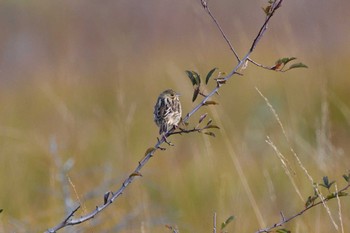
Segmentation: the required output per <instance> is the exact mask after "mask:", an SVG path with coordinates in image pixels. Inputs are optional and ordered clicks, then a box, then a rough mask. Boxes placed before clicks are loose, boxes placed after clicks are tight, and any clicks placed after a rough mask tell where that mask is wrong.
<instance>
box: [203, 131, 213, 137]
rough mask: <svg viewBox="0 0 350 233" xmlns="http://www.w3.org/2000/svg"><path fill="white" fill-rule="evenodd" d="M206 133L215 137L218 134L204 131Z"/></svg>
mask: <svg viewBox="0 0 350 233" xmlns="http://www.w3.org/2000/svg"><path fill="white" fill-rule="evenodd" d="M204 134H206V135H209V136H212V137H214V138H215V136H216V135H215V134H214V133H213V132H204Z"/></svg>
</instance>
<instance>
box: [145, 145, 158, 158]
mask: <svg viewBox="0 0 350 233" xmlns="http://www.w3.org/2000/svg"><path fill="white" fill-rule="evenodd" d="M155 150H156V149H155V148H154V147H150V148H148V149H147V150H146V152H145V156H147V155H148V154H151V153H153V151H155Z"/></svg>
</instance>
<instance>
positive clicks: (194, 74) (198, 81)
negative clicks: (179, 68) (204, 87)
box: [192, 71, 201, 85]
mask: <svg viewBox="0 0 350 233" xmlns="http://www.w3.org/2000/svg"><path fill="white" fill-rule="evenodd" d="M192 73H193V77H194V79H195V80H196V84H197V85H200V84H201V77H200V75H199V74H198V73H197V72H196V71H192Z"/></svg>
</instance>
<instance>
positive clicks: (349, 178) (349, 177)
mask: <svg viewBox="0 0 350 233" xmlns="http://www.w3.org/2000/svg"><path fill="white" fill-rule="evenodd" d="M343 178H344V180H345V181H346V182H349V180H350V175H345V174H344V175H343Z"/></svg>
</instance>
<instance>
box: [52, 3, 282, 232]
mask: <svg viewBox="0 0 350 233" xmlns="http://www.w3.org/2000/svg"><path fill="white" fill-rule="evenodd" d="M282 1H283V0H276V1H275V3H274V4H272V6H271V9H270V13H269V15H268V16H267V17H266V19H265V21H264V23H263V25H262V26H261V28H260V30H259V32H258V34H257V36H256V37H255V39H254V41H253V43H252V45H251V47H250V49H249V51H248V52H247V54H246V55H245V56H244V57H243V58H242V59H239V57H238V55H237V53H236V52H235V50H234V48H233V47H232V45H231V44H230V42H229V40H228V39H227V37H226V36H225V34H224V32H223V30H222V29H221V27H220V25H219V24H218V22H217V20H216V19H215V18H214V17H213V15H212V14H211V12H210V9H209V7H208V4H207V2H206V1H205V0H201V3H202V6H203V7H204V9H205V10H206V11H207V13H208V14H209V15H210V16H211V18H212V19H213V20H214V23H215V24H216V26H217V27H218V28H219V30H220V31H221V34H222V35H223V36H224V38H225V40H226V42H227V43H228V44H229V46H230V49H231V51H232V52H233V53H234V54H235V57H236V59H237V61H238V64H237V65H236V66H235V67H234V68H233V70H232V71H231V72H230V73H229V74H228V75H226V76H224V77H222V78H220V79H217V80H216V82H217V86H216V88H214V89H213V90H212V91H211V92H210V93H209V94H208V95H207V96H205V98H204V99H203V100H202V101H201V102H200V103H199V104H198V105H197V106H196V107H194V108H193V109H192V111H190V112H189V113H188V114H187V115H186V116H185V117H184V119H183V122H184V123H185V124H186V123H188V121H189V119H190V117H191V116H192V115H193V114H194V113H195V112H197V111H198V110H199V109H200V108H201V107H203V106H205V105H206V103H208V102H209V99H210V98H211V97H212V96H213V95H214V94H216V93H217V92H218V90H219V89H220V88H221V87H222V85H223V84H225V83H226V81H228V80H229V79H230V78H231V77H232V76H233V75H234V74H238V72H237V71H238V69H239V68H242V67H243V66H244V64H245V63H246V61H247V60H248V59H249V56H250V55H251V54H252V52H253V51H254V49H255V47H256V46H257V44H258V43H259V41H260V39H261V38H262V37H263V35H264V33H265V31H266V29H267V24H268V23H269V21H270V20H271V18H272V16H273V15H274V13H275V12H276V10H277V9H278V8H279V7H280V6H281V3H282ZM190 132H198V129H196V128H195V129H193V130H181V129H180V130H179V131H174V130H171V131H169V132H168V133H167V134H166V137H161V139H159V140H158V141H157V143H156V144H155V145H154V147H151V148H149V149H148V150H147V151H146V154H145V156H144V158H143V159H142V160H141V161H139V164H138V166H137V167H136V168H135V170H134V171H133V172H132V173H131V174H130V175H129V176H128V177H127V178H126V179H125V180H124V182H123V183H122V185H121V186H120V188H119V189H118V190H117V191H115V192H107V193H106V194H105V195H104V197H103V198H102V197H101V200H103V204H101V205H99V206H96V208H95V210H93V211H91V212H90V213H88V214H86V215H83V216H81V217H79V218H73V216H74V214H75V213H76V212H77V211H78V209H79V207H80V206H78V207H77V208H75V209H74V210H73V211H71V213H70V214H69V215H68V216H67V217H66V218H65V219H64V220H63V221H62V222H61V223H59V224H58V225H56V226H54V227H52V228H50V229H48V230H47V231H46V233H54V232H56V231H58V230H59V229H62V228H64V227H67V226H73V225H77V224H80V223H83V222H86V221H88V220H90V219H92V218H94V217H95V216H97V215H98V214H99V213H100V212H102V211H103V210H104V209H105V208H107V207H108V206H110V205H111V204H112V203H113V202H114V201H115V200H116V199H117V198H118V197H119V196H120V195H122V193H123V192H124V190H125V189H126V188H127V187H128V185H129V184H131V183H132V181H133V180H134V179H135V178H136V177H139V176H142V175H141V170H142V168H143V167H144V166H145V165H146V164H147V162H148V161H149V160H150V158H152V156H153V155H154V153H155V152H156V151H157V150H158V149H160V150H164V148H162V147H161V145H162V144H164V143H167V141H166V138H168V137H170V136H172V135H173V134H181V133H190Z"/></svg>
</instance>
